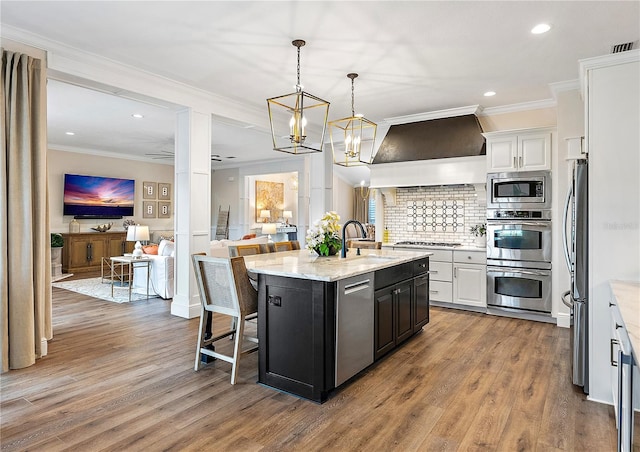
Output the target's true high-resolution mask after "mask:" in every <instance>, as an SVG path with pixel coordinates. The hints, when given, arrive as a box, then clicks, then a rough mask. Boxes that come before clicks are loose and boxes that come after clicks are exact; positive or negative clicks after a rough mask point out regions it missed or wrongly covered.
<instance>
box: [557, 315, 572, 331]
mask: <svg viewBox="0 0 640 452" xmlns="http://www.w3.org/2000/svg"><path fill="white" fill-rule="evenodd" d="M556 320H557V321H558V326H559V327H561V328H571V314H569V313H566V312H558V317H557V318H556Z"/></svg>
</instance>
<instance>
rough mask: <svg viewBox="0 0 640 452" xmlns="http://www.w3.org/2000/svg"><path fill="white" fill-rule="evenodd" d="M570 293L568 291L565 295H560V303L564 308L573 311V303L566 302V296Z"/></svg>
mask: <svg viewBox="0 0 640 452" xmlns="http://www.w3.org/2000/svg"><path fill="white" fill-rule="evenodd" d="M570 293H571V291H570V290H567V291H566V292H565V293H563V294H562V297H561V298H562V302H563V303H564V305H565V306H566V307H568V308H569V309H573V302H568V301H567V295H569V294H570Z"/></svg>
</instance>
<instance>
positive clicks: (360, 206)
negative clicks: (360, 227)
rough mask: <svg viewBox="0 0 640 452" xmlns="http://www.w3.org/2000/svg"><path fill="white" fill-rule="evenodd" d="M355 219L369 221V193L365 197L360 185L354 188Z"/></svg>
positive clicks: (362, 221)
mask: <svg viewBox="0 0 640 452" xmlns="http://www.w3.org/2000/svg"><path fill="white" fill-rule="evenodd" d="M353 219H354V220H358V221H359V222H360V223H362V224H365V223H368V222H369V195H368V194H367V196H366V197H364V198H363V197H362V195H361V194H360V187H357V188H354V189H353Z"/></svg>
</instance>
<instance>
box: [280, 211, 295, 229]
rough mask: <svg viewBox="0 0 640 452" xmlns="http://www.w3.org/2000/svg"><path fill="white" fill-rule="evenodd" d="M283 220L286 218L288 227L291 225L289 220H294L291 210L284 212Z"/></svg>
mask: <svg viewBox="0 0 640 452" xmlns="http://www.w3.org/2000/svg"><path fill="white" fill-rule="evenodd" d="M282 218H284V220H285V223H286V224H287V226H288V225H289V218H293V212H291V211H290V210H285V211H283V212H282Z"/></svg>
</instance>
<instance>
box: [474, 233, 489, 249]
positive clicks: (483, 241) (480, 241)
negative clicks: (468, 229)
mask: <svg viewBox="0 0 640 452" xmlns="http://www.w3.org/2000/svg"><path fill="white" fill-rule="evenodd" d="M476 246H477V247H478V248H484V247H485V246H487V238H486V237H485V236H484V235H481V236H479V237H476Z"/></svg>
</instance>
